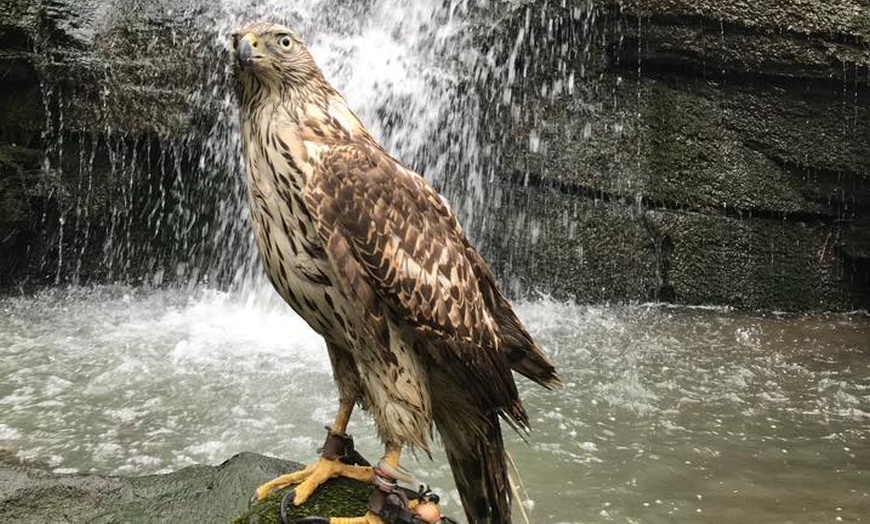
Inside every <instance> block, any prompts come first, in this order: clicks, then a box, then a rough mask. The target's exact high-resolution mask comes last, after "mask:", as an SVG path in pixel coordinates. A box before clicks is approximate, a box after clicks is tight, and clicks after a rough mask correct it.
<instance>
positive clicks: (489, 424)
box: [435, 404, 511, 524]
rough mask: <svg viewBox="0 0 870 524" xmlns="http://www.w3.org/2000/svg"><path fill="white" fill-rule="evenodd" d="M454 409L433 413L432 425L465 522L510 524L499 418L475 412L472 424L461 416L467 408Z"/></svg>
mask: <svg viewBox="0 0 870 524" xmlns="http://www.w3.org/2000/svg"><path fill="white" fill-rule="evenodd" d="M456 407H457V406H456V405H455V404H454V405H453V406H451V407H450V408H448V410H446V411H441V412H440V413H439V412H436V413H435V424H436V426H437V427H438V430H439V432H440V433H441V440H442V442H443V444H444V450H445V451H446V452H447V459H448V460H449V461H450V469H451V470H453V479H454V480H455V481H456V488H457V489H458V490H459V496H460V498H461V499H462V506H463V507H464V508H465V515H466V517H467V518H468V522H469V523H470V524H510V522H511V490H510V480H509V479H508V470H507V464H506V459H505V451H504V441H503V440H502V434H501V426H500V424H499V417H498V415H496V414H488V415H484V414H483V413H476V414H475V415H476V416H475V417H473V418H474V419H476V420H474V422H472V419H469V418H465V417H464V415H465V414H466V413H463V412H464V411H465V410H466V409H468V407H470V406H462V408H460V409H455V408H456ZM463 408H464V409H463ZM472 409H473V408H472ZM475 426H476V427H475Z"/></svg>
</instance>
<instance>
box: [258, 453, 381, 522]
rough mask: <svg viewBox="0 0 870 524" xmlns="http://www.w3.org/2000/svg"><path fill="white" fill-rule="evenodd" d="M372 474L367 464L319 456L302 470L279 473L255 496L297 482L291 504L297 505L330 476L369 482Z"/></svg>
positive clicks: (303, 501)
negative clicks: (355, 463)
mask: <svg viewBox="0 0 870 524" xmlns="http://www.w3.org/2000/svg"><path fill="white" fill-rule="evenodd" d="M372 475H373V470H372V468H371V467H369V466H352V465H349V464H344V463H342V462H340V461H338V460H333V459H328V458H325V457H320V458H319V459H317V462H315V463H314V464H311V465H309V466H307V467H306V468H305V469H303V470H300V471H294V472H293V473H288V474H286V475H281V476H280V477H278V478H275V479H272V480H270V481H269V482H266V483H265V484H263V485H262V486H260V487H259V488H257V491H256V496H257V500H262V499H264V498H265V497H266V495H268V494H269V493H270V492H272V491H274V490H276V489H281V488H285V487H287V486H290V485H292V484H299V485H298V486H296V497H295V498H294V499H293V504H294V505H296V506H299V505H301V504H304V503H305V501H306V500H308V497H310V496H311V494H312V493H314V490H316V489H317V488H318V487H319V486H320V485H321V484H323V483H324V482H326V481H327V480H329V479H331V478H335V477H347V478H349V479H353V480H359V481H362V482H371V481H372ZM378 524H380V523H378Z"/></svg>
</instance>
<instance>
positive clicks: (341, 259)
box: [236, 24, 558, 523]
mask: <svg viewBox="0 0 870 524" xmlns="http://www.w3.org/2000/svg"><path fill="white" fill-rule="evenodd" d="M240 35H255V37H254V36H252V37H250V38H251V42H250V43H249V47H253V48H256V49H257V51H256V56H255V59H250V60H247V62H248V63H246V64H245V67H241V68H240V71H239V74H238V77H237V94H238V99H239V106H240V119H241V130H242V138H243V148H244V150H243V153H244V157H245V164H246V170H245V171H246V175H247V182H248V188H249V195H250V201H251V218H252V221H253V226H254V233H255V235H256V239H257V244H258V246H259V249H260V254H261V258H262V261H263V265H264V267H265V269H266V272H267V274H268V275H269V278H270V279H271V281H272V283H273V284H274V286H275V289H276V290H277V291H278V293H280V294H281V296H282V297H283V298H284V299H285V300H286V301H287V302H288V303H289V304H290V306H291V307H292V308H293V309H294V310H295V311H296V312H297V313H298V314H299V315H300V316H302V317H303V318H304V319H305V320H306V321H307V322H308V323H309V324H310V325H311V326H312V327H313V328H314V329H315V330H316V331H317V332H318V333H320V334H321V335H323V337H324V338H325V339H326V341H327V346H328V349H329V355H330V359H331V362H332V365H333V370H334V375H335V379H336V382H337V384H338V387H339V391H340V395H341V397H342V399H343V400H345V401H351V402H358V403H360V404H361V405H362V406H363V408H364V409H365V410H367V411H368V412H369V413H371V415H372V416H373V417H374V419H375V423H376V425H377V428H378V433H379V435H380V437H381V439H382V440H383V441H384V442H385V443H386V444H392V445H398V446H406V445H408V446H413V447H415V448H417V449H420V450H423V451H425V452H428V451H429V448H430V437H431V433H432V426H433V423H434V425H435V426H436V427H437V429H438V430H439V433H440V434H441V436H442V440H443V444H444V447H445V449H446V451H447V455H448V457H449V460H450V465H451V468H452V470H453V473H454V477H455V479H456V483H457V486H458V488H459V491H460V494H461V496H462V500H463V505H464V506H465V510H466V513H467V515H468V518H469V520H470V521H471V522H497V523H504V522H509V521H510V495H509V493H510V491H509V489H508V480H507V472H506V468H505V463H504V449H503V444H502V437H501V430H500V427H499V420H498V419H499V417H502V418H504V419H505V420H507V421H508V422H509V423H510V424H511V425H513V426H515V427H517V428H527V427H528V417H527V415H526V413H525V411H524V409H523V407H522V404H521V403H520V400H519V398H518V395H517V389H516V384H515V383H514V378H513V375H512V373H511V369H513V370H516V371H518V372H519V373H522V374H523V375H525V376H527V377H529V378H530V379H532V380H534V381H536V382H538V383H539V384H542V385H545V386H548V387H549V386H552V385H555V384H557V383H558V379H557V378H556V375H555V372H554V368H553V366H552V365H551V364H550V363H549V362H548V361H547V359H546V358H545V357H544V356H543V354H542V353H541V352H540V351H539V350H538V348H537V347H536V346H535V343H534V342H533V341H532V339H531V337H530V336H529V334H528V333H527V331H526V330H525V328H524V327H523V326H522V324H521V323H520V321H519V320H518V319H517V317H516V315H515V314H514V312H513V310H512V309H511V306H510V304H509V303H508V302H507V300H506V299H505V298H504V296H503V295H502V294H501V292H500V291H499V290H498V288H497V286H496V283H495V279H494V278H493V275H492V273H491V271H490V269H489V267H488V266H487V265H486V263H485V262H484V261H483V259H482V258H481V256H480V255H479V254H478V253H477V251H476V250H475V249H474V248H473V247H472V246H471V244H470V243H469V242H468V240H467V239H466V238H465V235H464V234H463V232H462V229H461V227H460V226H459V223H458V222H457V220H456V217H455V215H454V214H453V212H452V211H451V210H450V208H449V207H448V205H447V204H446V203H445V202H444V200H443V199H442V198H441V197H440V196H439V195H438V194H437V193H436V191H435V190H434V189H433V188H432V187H431V186H430V185H429V184H428V183H427V182H426V181H425V180H424V179H423V178H422V177H421V176H419V175H418V174H416V173H414V172H413V171H410V170H409V169H407V168H405V167H403V166H402V165H401V164H400V163H399V162H398V161H396V160H395V159H394V158H392V157H391V156H390V155H389V154H388V153H387V152H386V151H384V149H383V148H382V147H381V146H380V145H379V144H378V143H377V142H376V141H375V140H374V139H373V138H372V137H371V135H369V133H368V132H367V131H366V130H365V128H364V127H363V125H362V124H361V123H360V121H359V119H358V118H357V117H356V115H355V114H354V113H353V112H352V111H351V110H350V109H349V108H348V106H347V103H346V102H345V100H344V98H343V97H342V96H341V95H340V94H339V93H338V92H337V91H336V90H335V89H334V88H332V87H331V86H330V85H329V83H328V82H326V80H325V79H324V77H323V75H322V73H321V71H320V69H319V68H318V67H317V66H316V65H315V63H314V61H313V59H312V58H311V56H310V54H309V53H308V51H307V49H306V48H305V46H304V45H303V43H302V42H301V40H300V39H299V38H298V37H297V36H296V35H295V34H293V33H292V32H291V31H289V30H287V29H286V28H284V27H281V26H276V25H269V24H261V25H255V26H250V27H248V28H245V29H244V30H242V31H241V32H240ZM236 38H238V37H236ZM258 46H260V47H258ZM246 53H248V51H246ZM240 60H241V59H240Z"/></svg>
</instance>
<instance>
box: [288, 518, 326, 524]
mask: <svg viewBox="0 0 870 524" xmlns="http://www.w3.org/2000/svg"><path fill="white" fill-rule="evenodd" d="M295 524H329V519H328V518H326V517H304V518H301V519H296V523H295Z"/></svg>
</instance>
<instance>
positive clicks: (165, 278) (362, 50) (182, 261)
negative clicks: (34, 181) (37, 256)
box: [38, 0, 594, 293]
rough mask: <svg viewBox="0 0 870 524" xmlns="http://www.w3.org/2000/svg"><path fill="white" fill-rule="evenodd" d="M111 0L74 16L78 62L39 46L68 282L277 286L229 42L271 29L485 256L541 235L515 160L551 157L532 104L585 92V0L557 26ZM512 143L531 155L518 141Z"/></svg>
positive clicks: (540, 13)
mask: <svg viewBox="0 0 870 524" xmlns="http://www.w3.org/2000/svg"><path fill="white" fill-rule="evenodd" d="M581 4H582V3H581ZM99 5H100V9H93V10H84V8H82V9H83V11H82V12H80V13H78V14H77V16H73V15H71V14H70V13H64V14H63V16H64V17H65V18H64V20H66V19H69V18H74V19H75V20H76V21H77V22H78V23H79V24H81V26H82V29H80V30H78V31H77V32H75V33H72V36H71V37H70V38H73V37H74V38H80V39H81V42H80V44H81V46H80V48H79V49H78V50H76V48H73V50H66V49H64V50H59V48H56V47H51V45H50V44H47V43H43V44H40V45H45V46H46V47H45V49H42V54H43V56H44V57H45V58H44V59H43V60H41V61H40V62H39V63H38V67H39V69H40V71H41V74H42V76H43V77H44V78H45V79H46V80H45V83H44V87H43V105H44V107H45V111H44V112H45V126H44V131H43V139H44V140H43V141H44V142H45V143H46V144H48V147H47V148H46V154H45V162H44V166H43V174H44V179H45V180H46V184H48V185H49V186H50V188H49V192H50V195H51V197H52V198H54V199H56V200H57V201H58V203H59V204H58V208H59V209H58V211H57V212H56V213H54V212H50V211H47V212H46V213H45V214H44V218H43V222H44V224H43V226H46V225H48V224H52V223H53V224H57V230H58V234H57V235H56V238H54V240H53V241H52V242H53V245H55V246H56V249H52V250H47V251H46V252H45V253H44V255H43V259H42V260H43V266H45V267H44V272H45V273H47V274H51V275H53V276H54V281H55V283H56V284H57V283H62V282H71V283H73V284H75V283H78V282H80V281H88V280H93V279H97V280H102V281H115V282H132V283H143V284H146V285H155V286H159V285H165V284H167V283H175V284H181V285H187V286H196V285H199V284H201V283H206V284H208V285H213V286H220V287H226V286H230V287H232V288H234V289H236V290H243V291H247V292H255V293H256V292H258V290H260V289H262V288H264V287H267V286H264V278H263V273H262V271H261V269H260V264H259V260H258V257H257V252H256V248H255V246H254V243H253V239H252V235H251V233H250V227H249V224H248V203H247V197H246V189H245V187H244V181H243V176H242V165H241V158H240V148H239V136H238V122H237V118H238V116H237V113H236V109H235V100H234V97H233V94H232V89H231V77H232V60H231V56H230V50H229V47H228V44H229V35H230V34H231V33H232V32H233V31H235V30H237V29H239V28H241V27H243V26H244V25H247V24H249V23H252V22H260V21H271V22H278V23H282V24H285V25H287V26H289V27H291V28H293V29H294V30H296V31H297V32H298V33H299V34H300V35H301V36H302V37H303V39H304V40H305V41H306V42H307V43H308V45H309V47H310V49H311V51H312V54H313V55H314V57H315V60H316V61H317V62H318V64H319V65H320V66H321V67H322V69H323V70H324V73H325V75H326V77H327V79H328V80H329V81H330V82H332V83H333V85H335V86H336V87H337V88H338V89H339V90H340V91H341V92H342V93H343V94H344V95H345V96H346V98H347V99H348V101H349V103H350V105H351V107H352V108H353V109H354V111H356V112H357V114H358V115H359V116H360V117H361V119H362V121H363V122H364V123H365V124H366V126H367V127H368V128H369V130H370V131H371V132H372V133H373V135H374V136H375V137H376V138H377V139H378V140H379V141H380V142H381V143H382V144H383V145H384V146H385V148H386V149H387V150H388V151H389V152H390V153H391V154H392V155H393V156H395V157H396V158H398V159H399V160H400V161H401V162H403V163H404V164H405V165H407V166H408V167H410V168H412V169H414V170H416V171H418V172H420V173H421V174H422V175H423V176H425V177H426V178H427V179H428V180H429V181H430V182H431V183H433V185H434V186H435V187H436V188H437V189H438V190H439V191H440V192H441V193H442V194H443V195H445V197H446V198H447V199H448V200H449V201H450V203H451V205H452V206H453V208H454V210H455V211H456V212H457V214H458V215H459V218H460V221H461V222H462V223H463V225H464V227H465V230H466V233H467V234H468V235H469V236H470V237H471V238H472V239H473V240H474V241H475V242H476V243H477V244H478V245H483V247H484V251H486V246H487V241H488V240H491V239H492V238H497V237H499V235H503V234H504V233H507V234H509V235H511V236H516V237H517V238H518V239H523V241H524V242H525V244H524V245H525V246H526V247H520V243H519V242H517V239H513V238H507V239H504V238H498V240H497V241H496V242H494V247H493V248H492V249H491V251H492V252H494V254H495V255H498V256H494V257H493V258H494V259H501V258H503V259H504V260H510V259H511V256H512V253H514V252H516V250H517V249H529V246H534V244H535V242H536V241H537V238H538V233H537V232H538V231H539V230H540V227H539V225H538V224H537V223H536V219H535V218H533V217H531V216H527V213H526V209H525V208H526V203H525V202H523V199H522V198H514V197H511V196H510V192H511V191H512V189H511V187H512V186H511V183H510V181H511V180H514V182H516V179H517V176H516V173H515V172H513V171H516V169H514V168H511V169H505V166H504V165H503V164H504V162H503V160H504V157H505V156H506V155H505V151H506V150H508V149H516V148H517V147H520V148H529V149H530V150H533V151H538V150H539V149H541V148H545V147H546V144H542V142H541V140H540V138H539V137H538V134H537V127H538V125H539V124H540V123H541V120H542V117H541V116H540V115H539V114H538V113H539V111H538V110H537V108H536V107H535V106H534V105H533V104H532V105H530V99H529V98H530V95H529V92H530V91H531V90H540V93H535V94H533V96H543V98H545V99H550V100H552V99H555V98H556V97H558V96H561V95H563V94H565V93H571V92H573V86H574V83H575V75H576V76H577V77H580V76H582V75H583V71H582V70H576V71H575V66H576V65H577V64H578V63H579V64H581V65H582V63H583V60H577V57H578V56H579V55H583V54H584V53H585V54H588V53H589V48H590V46H589V42H588V40H589V38H588V36H587V35H585V31H588V30H589V28H590V27H592V25H593V22H594V9H593V8H592V4H591V2H589V3H588V4H586V7H585V8H584V9H580V8H577V7H576V6H575V7H572V8H571V9H570V10H567V11H566V10H564V9H563V10H562V11H559V10H558V9H556V11H555V12H556V13H557V14H558V16H556V15H554V14H553V12H551V11H552V10H547V9H539V8H537V7H535V6H533V5H526V3H524V2H520V1H507V0H504V1H501V2H491V3H490V2H472V1H469V0H446V1H445V0H423V1H419V2H402V1H399V0H369V1H365V2H351V1H348V0H307V1H303V2H283V1H282V2H279V1H268V2H247V1H242V0H222V1H220V2H216V3H213V4H209V5H208V6H203V5H198V3H197V2H192V1H181V2H162V1H161V2H157V3H153V4H147V5H145V4H142V5H139V4H131V3H130V2H129V0H105V1H103V2H101V3H99ZM70 9H74V8H70ZM548 9H549V8H548ZM576 27H581V28H583V29H582V31H579V32H577V31H575V28H576ZM575 33H576V34H575ZM566 34H567V38H566ZM48 40H50V39H46V41H48ZM550 41H560V42H564V44H563V45H561V46H560V47H558V48H556V49H549V46H546V45H543V44H544V43H546V42H550ZM584 42H585V43H584ZM55 56H59V57H60V59H56V58H55ZM104 56H108V57H110V58H111V59H110V60H107V61H101V58H102V57H104ZM539 77H541V78H543V80H541V78H539ZM82 79H84V80H86V81H81V80H82ZM514 130H519V131H517V132H514ZM507 131H509V132H507ZM524 133H525V134H524ZM516 134H519V135H520V136H522V137H523V138H521V140H520V142H519V143H516V140H515V137H513V138H510V139H509V138H508V135H516ZM526 137H527V138H526ZM511 140H514V141H513V142H512V141H511ZM508 156H509V155H508ZM512 170H513V171H512ZM521 175H522V173H521ZM518 184H519V186H520V187H522V186H524V185H526V184H528V176H527V175H526V176H525V177H523V176H520V177H519V182H518ZM514 185H516V184H514ZM70 187H72V189H70ZM55 215H57V216H55ZM506 224H507V226H506ZM504 244H508V245H510V246H512V248H511V249H509V250H507V251H506V250H504V249H503V245H504Z"/></svg>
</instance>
